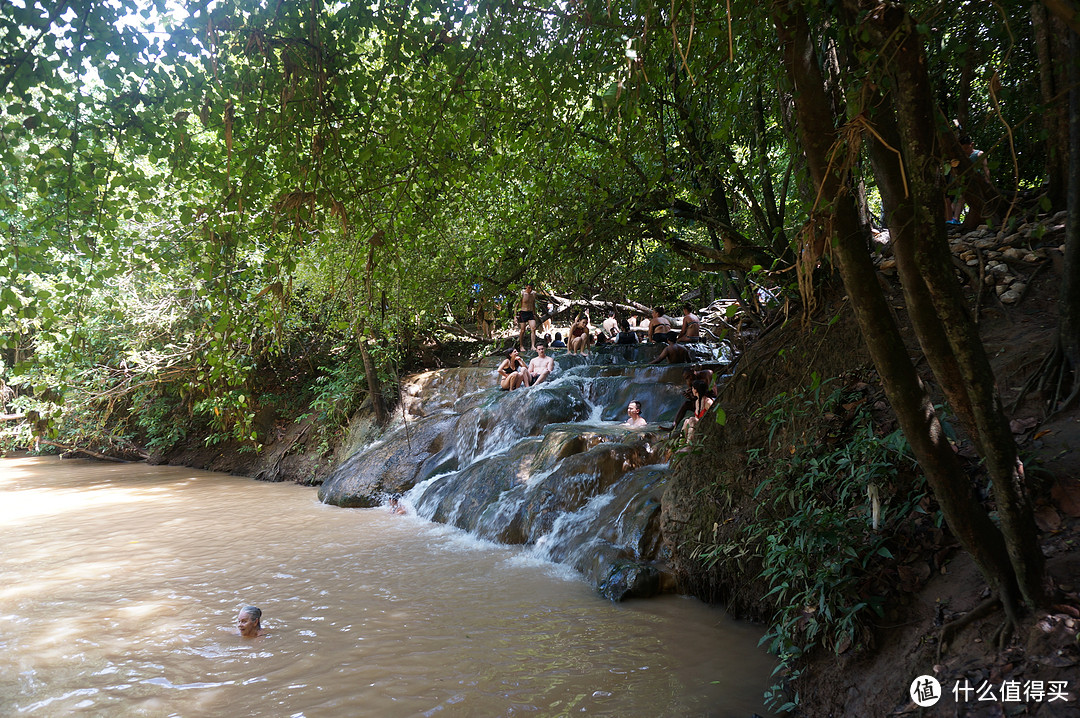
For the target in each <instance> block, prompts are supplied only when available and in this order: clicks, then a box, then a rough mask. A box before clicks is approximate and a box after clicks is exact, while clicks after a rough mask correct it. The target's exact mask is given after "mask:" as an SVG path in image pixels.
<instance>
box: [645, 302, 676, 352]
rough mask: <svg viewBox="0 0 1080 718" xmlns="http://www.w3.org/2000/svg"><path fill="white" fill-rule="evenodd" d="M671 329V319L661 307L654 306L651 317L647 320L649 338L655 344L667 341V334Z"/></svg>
mask: <svg viewBox="0 0 1080 718" xmlns="http://www.w3.org/2000/svg"><path fill="white" fill-rule="evenodd" d="M670 331H671V319H669V318H668V317H667V316H665V315H664V308H663V307H654V308H653V310H652V318H651V319H650V320H649V339H652V340H653V341H654V342H656V343H657V344H662V343H663V342H666V341H667V335H668V333H669V332H670Z"/></svg>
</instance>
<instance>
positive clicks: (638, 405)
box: [630, 399, 641, 414]
mask: <svg viewBox="0 0 1080 718" xmlns="http://www.w3.org/2000/svg"><path fill="white" fill-rule="evenodd" d="M630 403H631V404H637V413H638V414H641V402H640V401H638V400H637V399H632V400H631V401H630Z"/></svg>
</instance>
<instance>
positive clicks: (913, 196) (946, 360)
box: [848, 0, 1045, 606]
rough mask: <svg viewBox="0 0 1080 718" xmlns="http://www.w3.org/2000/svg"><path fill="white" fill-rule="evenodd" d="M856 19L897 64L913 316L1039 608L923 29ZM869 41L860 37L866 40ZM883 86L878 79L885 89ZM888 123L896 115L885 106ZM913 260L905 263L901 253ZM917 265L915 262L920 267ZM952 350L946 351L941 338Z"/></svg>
mask: <svg viewBox="0 0 1080 718" xmlns="http://www.w3.org/2000/svg"><path fill="white" fill-rule="evenodd" d="M848 3H849V5H850V8H849V9H850V10H852V11H854V13H852V14H851V15H850V17H859V15H858V12H859V11H860V10H861V11H866V10H869V12H868V13H866V14H865V15H863V16H862V17H863V20H862V22H861V24H860V25H859V27H858V28H857V29H858V30H859V31H865V30H867V29H869V33H867V35H868V36H869V37H871V38H873V39H875V40H877V41H878V43H879V46H878V47H876V48H874V49H875V50H876V51H877V52H879V53H880V55H879V56H881V57H890V58H892V62H891V63H889V64H888V65H884V66H883V68H884V69H885V71H886V72H887V73H888V75H889V76H890V78H891V80H892V83H891V85H892V87H893V88H894V91H893V93H892V95H891V97H892V100H893V103H892V108H891V109H892V111H894V112H895V116H896V119H897V129H898V132H899V139H900V142H899V144H898V145H897V147H899V148H902V159H903V162H904V164H905V166H906V168H907V172H906V174H907V177H908V186H909V192H908V195H907V197H893V198H892V202H893V204H894V205H900V206H906V207H907V215H908V217H907V219H908V220H909V221H906V222H903V223H900V224H899V225H892V226H893V227H894V234H893V242H894V246H895V247H896V248H897V268H898V270H900V272H901V280H902V282H903V283H904V285H905V287H908V286H909V285H910V286H912V287H917V289H915V290H914V291H915V292H916V293H919V294H924V292H923V287H925V296H928V297H929V299H930V303H931V306H929V307H927V306H919V307H918V314H919V315H920V316H919V317H917V318H916V317H915V314H916V310H915V309H913V310H912V317H913V325H914V327H915V329H916V333H917V334H918V335H919V339H920V341H922V340H923V338H924V334H925V335H926V336H927V344H924V347H923V348H924V350H925V351H927V354H928V358H930V357H929V351H930V350H931V349H933V350H934V351H935V353H936V352H948V354H947V355H946V356H945V357H941V356H937V357H935V358H934V361H935V364H934V366H935V375H937V369H936V367H938V366H944V367H945V370H944V375H937V379H938V381H939V383H940V384H941V387H942V389H943V390H944V391H945V394H946V396H947V397H948V398H949V402H950V404H952V405H953V406H954V407H963V409H962V410H959V409H958V413H960V414H961V416H962V417H963V418H964V419H965V420H966V421H968V422H973V423H971V424H969V426H968V429H969V432H970V435H971V436H972V437H974V438H975V440H976V444H977V446H978V447H979V450H980V454H981V455H982V457H983V458H984V460H985V462H986V467H987V469H988V471H989V473H990V478H991V481H992V483H993V489H994V499H995V501H996V503H997V509H998V515H999V517H1000V521H1001V530H1002V532H1003V533H1004V534H1005V542H1006V546H1007V547H1008V550H1009V556H1010V560H1011V561H1012V565H1013V569H1014V570H1015V572H1016V576H1017V581H1018V583H1019V584H1020V589H1021V592H1022V593H1023V594H1024V598H1026V599H1027V601H1028V602H1029V603H1030V604H1031V605H1033V606H1037V605H1040V604H1041V603H1042V602H1043V600H1044V598H1045V587H1044V585H1043V579H1044V574H1043V563H1044V561H1043V555H1042V551H1041V550H1040V548H1039V542H1038V532H1037V530H1036V527H1035V520H1034V515H1033V512H1032V508H1031V502H1030V498H1029V496H1028V494H1027V487H1026V485H1025V481H1024V467H1023V464H1022V463H1021V462H1020V460H1019V457H1018V456H1017V452H1016V442H1015V441H1014V440H1013V436H1012V432H1011V431H1010V430H1009V422H1008V420H1007V419H1006V417H1005V413H1004V411H1003V409H1002V406H1001V401H1000V397H999V395H998V393H997V390H996V387H995V382H994V375H993V371H992V370H991V368H990V361H989V359H988V358H987V356H986V352H985V349H984V347H983V344H982V339H981V338H980V337H979V333H978V328H977V327H976V326H975V323H974V321H972V318H971V314H970V311H969V309H968V306H967V302H966V300H965V299H964V296H963V293H962V291H961V288H960V285H959V283H958V282H957V280H956V276H955V274H954V273H953V270H952V263H951V260H952V257H951V254H950V252H949V245H948V240H947V239H946V235H945V225H944V221H943V220H942V218H941V213H940V212H939V211H938V207H939V206H940V204H941V203H940V197H941V196H942V191H943V187H942V181H941V172H940V167H941V160H940V153H938V152H935V151H934V150H935V147H934V145H935V138H936V136H937V132H936V129H935V125H934V120H935V117H936V115H937V113H936V109H935V107H934V104H933V101H932V99H931V97H932V96H931V90H930V78H929V76H928V75H927V73H926V56H925V53H924V51H923V46H922V40H921V38H920V37H919V35H918V33H917V32H916V28H915V22H914V20H913V19H912V18H911V16H910V15H908V13H907V11H906V10H905V9H904V8H903V7H902V6H898V5H891V6H888V7H887V8H883V7H882V6H875V7H874V8H868V7H867V6H866V3H865V2H863V0H848ZM857 34H860V35H861V32H860V33H857ZM867 35H862V36H864V37H865V36H867ZM881 79H884V78H876V77H875V78H871V80H872V81H878V80H881ZM881 109H882V110H884V111H885V112H884V113H883V114H884V115H885V116H887V115H888V111H889V108H881ZM902 254H903V255H906V259H907V261H904V262H901V261H900V255H902ZM912 260H913V261H912ZM942 334H944V336H945V338H946V339H947V346H944V347H943V346H941V336H942Z"/></svg>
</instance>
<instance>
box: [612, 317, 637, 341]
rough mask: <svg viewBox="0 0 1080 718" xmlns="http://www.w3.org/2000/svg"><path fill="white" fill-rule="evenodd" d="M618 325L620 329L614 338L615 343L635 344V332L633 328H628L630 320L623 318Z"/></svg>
mask: <svg viewBox="0 0 1080 718" xmlns="http://www.w3.org/2000/svg"><path fill="white" fill-rule="evenodd" d="M619 326H620V329H621V331H620V332H619V336H617V337H616V338H615V343H616V344H637V343H638V335H637V332H635V331H634V330H633V329H631V328H630V322H629V321H627V320H626V319H623V320H622V321H621V322H619Z"/></svg>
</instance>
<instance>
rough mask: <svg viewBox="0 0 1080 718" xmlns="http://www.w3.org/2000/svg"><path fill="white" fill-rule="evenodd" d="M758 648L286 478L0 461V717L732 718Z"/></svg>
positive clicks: (678, 611)
mask: <svg viewBox="0 0 1080 718" xmlns="http://www.w3.org/2000/svg"><path fill="white" fill-rule="evenodd" d="M246 603H252V604H256V605H258V606H259V607H261V608H262V609H263V611H264V621H263V623H264V626H265V627H266V628H267V629H268V632H267V635H265V636H263V637H261V638H256V639H243V638H241V637H239V636H238V635H235V631H234V628H233V625H234V618H235V615H236V612H237V609H238V608H239V606H241V605H242V604H246ZM760 635H761V631H760V629H759V628H756V627H753V626H748V625H745V624H741V623H738V622H735V621H732V620H731V619H729V618H728V617H726V616H725V615H724V614H723V613H722V612H721V611H719V610H718V609H715V608H713V607H709V606H706V605H704V604H702V603H700V602H698V601H695V600H692V599H688V598H681V597H676V596H666V597H662V598H659V599H650V600H647V601H631V602H627V603H624V604H612V603H610V602H608V601H605V600H603V599H602V598H599V597H598V596H597V594H596V593H595V592H594V591H593V589H592V588H590V587H589V586H587V585H585V583H583V582H582V581H580V580H579V579H577V578H576V577H574V576H573V575H571V574H569V573H568V572H567V571H566V569H563V568H560V567H557V566H554V565H552V564H547V563H544V562H541V561H538V560H536V559H531V558H529V557H528V556H527V555H525V554H523V553H521V552H520V551H516V550H513V549H509V548H507V547H503V546H495V545H492V544H486V543H480V542H477V541H476V540H474V539H472V538H469V537H468V536H467V535H465V534H463V533H461V532H460V531H458V530H457V529H452V528H449V527H446V526H441V525H435V524H429V523H426V522H423V521H421V520H419V519H415V518H412V517H407V516H395V515H391V514H390V513H388V512H387V511H386V510H385V509H360V510H358V509H351V510H350V509H340V508H335V507H331V506H326V505H323V504H320V503H319V502H318V501H317V500H316V497H315V492H314V491H313V490H312V489H310V488H305V487H301V486H297V485H293V484H264V483H258V482H254V481H251V480H250V479H245V478H242V477H234V476H227V475H223V474H214V473H209V472H203V471H196V470H192V469H185V468H177V467H153V466H145V465H141V464H129V465H115V464H104V463H96V462H89V461H82V460H64V461H61V460H59V459H56V458H45V457H23V458H9V459H3V460H0V715H3V716H22V715H25V716H68V715H78V716H110V717H112V716H183V717H185V718H187V717H189V716H223V717H226V718H239V717H240V716H289V717H294V718H301V717H303V718H316V717H320V716H327V717H330V716H333V717H335V718H338V717H342V716H380V717H381V716H439V717H440V718H441V717H443V716H517V715H536V716H563V715H603V716H620V717H631V716H647V717H653V716H732V717H741V718H747V717H748V716H750V715H751V714H753V713H754V712H758V713H761V714H763V715H764V714H765V711H764V710H763V709H762V707H761V695H762V691H763V690H764V688H765V687H766V686H767V685H768V683H769V674H770V672H771V669H772V665H773V663H772V661H771V660H770V658H769V657H768V656H767V655H766V654H765V653H764V652H763V651H762V650H761V649H760V648H758V647H757V642H758V639H759V637H760Z"/></svg>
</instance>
